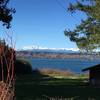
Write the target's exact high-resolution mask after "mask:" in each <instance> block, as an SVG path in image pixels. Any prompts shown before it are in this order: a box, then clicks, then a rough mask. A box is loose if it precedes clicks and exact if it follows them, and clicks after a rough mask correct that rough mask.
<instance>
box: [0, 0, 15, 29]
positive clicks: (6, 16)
mask: <svg viewBox="0 0 100 100" xmlns="http://www.w3.org/2000/svg"><path fill="white" fill-rule="evenodd" d="M9 1H10V0H0V21H2V22H3V25H6V27H7V28H10V22H11V20H12V14H13V13H15V9H12V8H8V7H7V4H8V3H9Z"/></svg>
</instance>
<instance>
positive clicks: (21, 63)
mask: <svg viewBox="0 0 100 100" xmlns="http://www.w3.org/2000/svg"><path fill="white" fill-rule="evenodd" d="M31 73H32V66H31V64H30V63H29V62H28V61H26V60H24V59H16V61H15V74H16V75H23V74H31Z"/></svg>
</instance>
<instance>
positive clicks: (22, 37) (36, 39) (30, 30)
mask: <svg viewBox="0 0 100 100" xmlns="http://www.w3.org/2000/svg"><path fill="white" fill-rule="evenodd" d="M69 1H70V2H72V3H74V2H75V0H11V1H10V3H9V6H10V7H12V8H15V9H16V13H15V14H14V15H13V21H12V23H11V25H12V27H11V29H9V32H10V33H12V34H13V38H14V40H15V42H16V44H15V47H16V49H22V48H23V47H25V46H27V47H28V46H29V47H30V46H41V47H47V48H77V46H76V44H75V43H73V42H71V41H70V40H69V39H68V37H65V35H64V30H65V29H71V30H73V29H75V27H76V25H78V24H79V23H80V21H81V19H84V18H85V14H83V13H80V12H77V13H76V14H73V15H71V14H70V13H69V12H67V7H68V4H69ZM0 27H1V28H2V29H1V31H0V32H1V33H4V32H5V28H4V27H2V26H1V25H0ZM6 31H8V30H6ZM1 37H4V35H2V34H1Z"/></svg>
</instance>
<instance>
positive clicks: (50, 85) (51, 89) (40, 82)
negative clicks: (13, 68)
mask: <svg viewBox="0 0 100 100" xmlns="http://www.w3.org/2000/svg"><path fill="white" fill-rule="evenodd" d="M99 91H100V88H98V87H92V86H89V84H88V83H87V82H85V79H84V78H75V79H71V78H54V77H50V76H48V75H43V74H41V73H39V72H36V73H35V74H32V75H24V76H19V77H18V78H17V80H16V91H15V93H16V100H100V96H99V95H100V92H99Z"/></svg>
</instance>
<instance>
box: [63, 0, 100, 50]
mask: <svg viewBox="0 0 100 100" xmlns="http://www.w3.org/2000/svg"><path fill="white" fill-rule="evenodd" d="M68 11H70V12H71V13H76V11H81V12H84V13H85V14H86V15H87V19H85V20H81V24H80V25H77V26H76V28H75V29H74V30H70V29H66V30H65V31H64V33H65V35H66V36H67V37H69V39H70V40H71V41H73V42H76V44H77V46H78V47H79V49H80V50H83V51H86V52H91V51H93V50H95V49H98V48H99V47H100V0H77V1H76V3H74V4H73V3H70V4H69V7H68Z"/></svg>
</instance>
